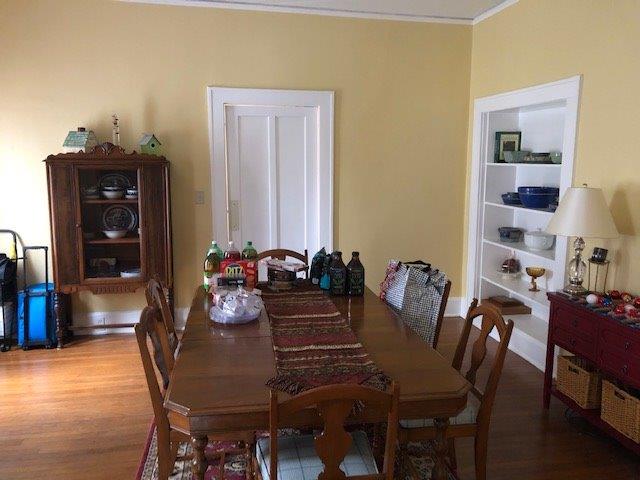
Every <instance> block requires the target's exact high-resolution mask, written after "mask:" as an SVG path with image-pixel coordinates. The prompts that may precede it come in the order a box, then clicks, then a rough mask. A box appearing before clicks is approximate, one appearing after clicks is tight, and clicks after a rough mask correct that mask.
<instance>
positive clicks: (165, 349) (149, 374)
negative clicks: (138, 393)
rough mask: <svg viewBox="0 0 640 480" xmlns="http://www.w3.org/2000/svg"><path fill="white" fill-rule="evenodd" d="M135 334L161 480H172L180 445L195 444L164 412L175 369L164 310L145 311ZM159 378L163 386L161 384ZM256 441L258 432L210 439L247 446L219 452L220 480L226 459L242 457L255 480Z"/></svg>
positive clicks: (214, 456) (151, 309)
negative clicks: (166, 394)
mask: <svg viewBox="0 0 640 480" xmlns="http://www.w3.org/2000/svg"><path fill="white" fill-rule="evenodd" d="M134 330H135V333H136V339H137V341H138V347H139V349H140V358H141V360H142V366H143V369H144V373H145V377H146V380H147V387H148V389H149V396H150V397H151V406H152V408H153V415H154V423H155V426H156V438H157V447H158V448H157V451H158V480H168V478H169V475H170V474H171V472H172V471H173V466H174V464H175V462H176V459H177V456H178V448H179V446H180V444H181V443H188V442H190V440H191V439H190V437H189V436H188V435H185V434H184V433H182V432H179V431H177V430H175V429H173V428H172V426H171V424H170V423H169V418H168V416H167V412H166V410H165V408H164V395H165V392H166V391H167V388H168V387H169V382H170V376H171V371H172V370H173V365H174V358H173V353H172V352H171V349H170V346H169V341H168V338H167V332H166V328H165V326H164V325H163V322H162V319H161V315H160V310H159V309H158V308H156V307H155V306H147V307H145V308H144V309H143V310H142V313H141V314H140V321H139V322H138V323H137V324H136V325H135V327H134ZM156 372H157V373H156ZM158 375H159V377H160V384H159V383H158ZM254 438H255V435H254V432H239V433H233V434H231V435H225V436H224V437H221V436H216V435H215V434H214V435H211V436H209V439H210V440H211V441H229V440H234V441H240V442H242V443H243V445H245V448H240V449H235V450H223V451H217V452H215V454H214V455H213V459H218V460H219V465H220V475H219V478H220V479H221V480H222V479H224V463H225V456H226V455H240V454H243V455H245V456H246V457H247V468H248V473H249V477H248V478H253V467H252V461H251V460H252V459H251V450H252V447H253V443H254Z"/></svg>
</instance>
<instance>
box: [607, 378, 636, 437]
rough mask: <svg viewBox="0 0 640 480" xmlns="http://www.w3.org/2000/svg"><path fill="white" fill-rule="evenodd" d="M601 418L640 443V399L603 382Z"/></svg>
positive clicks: (609, 383)
mask: <svg viewBox="0 0 640 480" xmlns="http://www.w3.org/2000/svg"><path fill="white" fill-rule="evenodd" d="M600 417H601V418H602V420H604V421H605V422H607V423H608V424H609V425H611V426H612V427H613V428H615V429H616V430H618V431H619V432H620V433H622V434H623V435H625V436H626V437H629V438H630V439H631V440H633V441H634V442H636V443H640V399H638V398H636V397H634V396H633V395H631V394H629V393H628V392H626V391H624V390H623V389H621V388H619V387H616V386H615V385H614V384H613V383H611V382H607V381H606V380H604V381H603V382H602V412H601V414H600Z"/></svg>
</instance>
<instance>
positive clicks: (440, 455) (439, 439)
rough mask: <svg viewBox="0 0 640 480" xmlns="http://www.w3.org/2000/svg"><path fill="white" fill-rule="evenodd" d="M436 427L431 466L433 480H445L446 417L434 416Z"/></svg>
mask: <svg viewBox="0 0 640 480" xmlns="http://www.w3.org/2000/svg"><path fill="white" fill-rule="evenodd" d="M433 423H434V425H435V427H436V438H435V442H434V443H435V452H436V459H435V460H436V464H435V466H434V468H433V473H434V479H435V480H446V478H447V466H446V457H447V452H448V450H449V449H448V445H447V439H446V436H445V434H446V432H447V428H448V427H449V419H448V418H436V419H434V421H433Z"/></svg>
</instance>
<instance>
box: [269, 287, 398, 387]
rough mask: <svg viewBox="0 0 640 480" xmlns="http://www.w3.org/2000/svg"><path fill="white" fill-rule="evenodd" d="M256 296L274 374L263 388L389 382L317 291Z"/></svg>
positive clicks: (325, 298)
mask: <svg viewBox="0 0 640 480" xmlns="http://www.w3.org/2000/svg"><path fill="white" fill-rule="evenodd" d="M262 298H263V300H264V304H265V308H266V310H267V313H268V314H269V319H270V322H271V336H272V339H273V350H274V352H275V358H276V376H275V377H274V378H271V379H270V380H269V381H268V382H267V385H268V386H269V387H271V388H275V389H276V390H280V391H283V392H286V393H289V394H290V395H296V394H298V393H300V392H303V391H305V390H309V389H311V388H315V387H319V386H322V385H330V384H335V383H355V384H362V385H367V386H371V387H374V388H378V389H380V390H384V389H386V387H387V386H388V384H389V383H390V380H389V378H388V377H387V376H386V375H385V374H384V373H383V372H382V371H381V370H380V369H379V368H378V367H377V366H376V365H375V363H374V362H373V360H371V358H370V357H369V354H368V353H367V352H366V350H365V349H364V347H363V346H362V344H361V343H360V342H359V341H358V338H357V337H356V335H355V333H353V330H351V327H350V326H349V324H348V322H347V320H346V319H345V318H344V317H343V316H342V314H341V313H340V312H339V311H338V309H337V308H336V306H335V305H334V304H333V302H332V301H331V299H330V298H328V297H327V296H326V294H325V293H324V292H322V291H321V290H320V289H318V288H317V287H309V286H305V287H300V288H297V289H294V290H291V291H288V292H279V293H273V292H268V291H263V294H262Z"/></svg>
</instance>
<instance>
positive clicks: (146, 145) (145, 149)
mask: <svg viewBox="0 0 640 480" xmlns="http://www.w3.org/2000/svg"><path fill="white" fill-rule="evenodd" d="M138 145H140V153H147V154H149V155H160V145H162V144H161V143H160V140H158V139H157V138H156V136H155V135H154V134H153V133H145V134H143V135H142V138H141V139H140V140H139V141H138Z"/></svg>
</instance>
